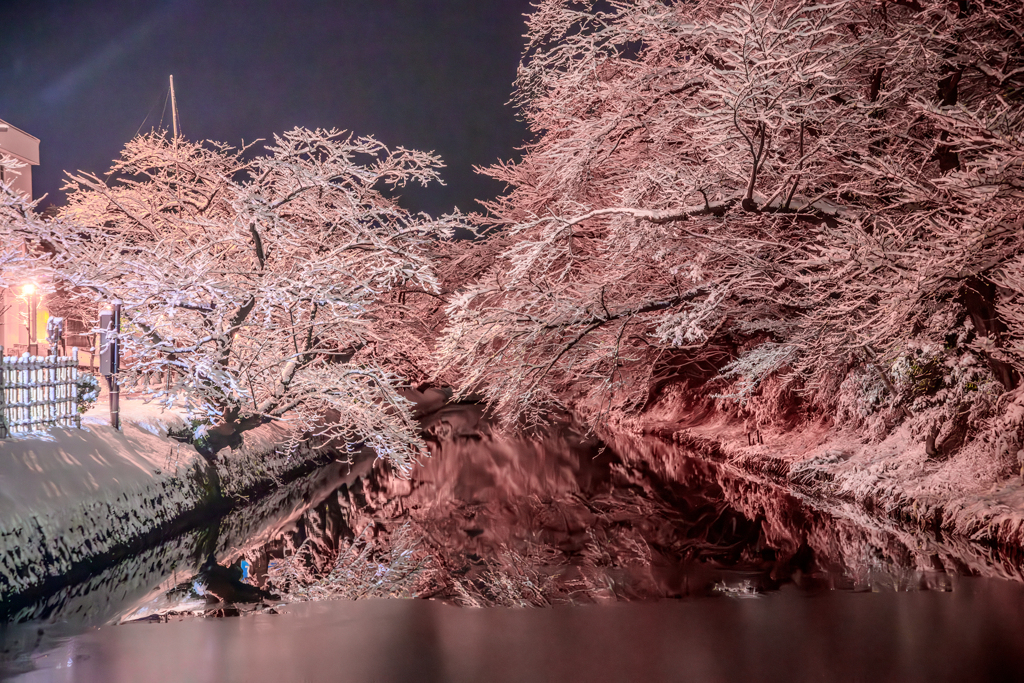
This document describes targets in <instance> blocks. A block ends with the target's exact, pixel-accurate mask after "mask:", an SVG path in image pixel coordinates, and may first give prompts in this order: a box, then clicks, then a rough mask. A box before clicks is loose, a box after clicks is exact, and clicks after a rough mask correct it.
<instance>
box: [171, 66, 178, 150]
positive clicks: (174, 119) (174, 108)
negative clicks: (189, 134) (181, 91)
mask: <svg viewBox="0 0 1024 683" xmlns="http://www.w3.org/2000/svg"><path fill="white" fill-rule="evenodd" d="M171 123H172V124H173V126H174V139H175V140H177V139H178V100H176V99H175V98H174V74H171Z"/></svg>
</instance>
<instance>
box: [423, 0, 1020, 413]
mask: <svg viewBox="0 0 1024 683" xmlns="http://www.w3.org/2000/svg"><path fill="white" fill-rule="evenodd" d="M528 27H529V32H528V46H527V50H526V54H525V56H524V59H523V63H522V66H521V68H520V72H519V79H518V83H517V85H518V98H517V102H518V104H519V106H520V108H521V111H522V113H523V115H524V116H525V118H526V120H527V121H528V123H529V125H530V128H531V130H532V131H533V133H534V134H535V138H534V140H533V141H531V142H530V143H529V144H528V145H527V146H526V148H525V150H524V155H523V158H522V161H521V162H518V163H512V162H508V163H500V164H498V165H496V166H493V167H491V168H489V169H486V170H485V173H487V174H488V175H490V176H492V177H494V178H496V179H498V180H501V181H503V182H505V183H507V184H508V186H509V187H510V190H509V191H508V193H507V194H505V195H504V196H503V197H501V198H499V199H498V200H496V201H494V202H491V203H489V204H487V208H488V210H489V216H488V217H487V218H481V221H483V222H491V223H493V224H496V225H497V226H500V234H501V235H502V239H506V240H511V244H510V246H509V247H508V248H507V249H506V250H505V251H504V252H503V255H502V258H501V259H499V261H498V263H497V264H496V265H495V266H494V267H493V268H492V269H491V270H490V271H489V273H488V274H487V275H486V276H485V277H483V278H482V279H481V280H480V281H479V283H478V284H476V285H475V286H473V287H472V288H470V289H467V290H466V291H464V292H463V293H461V294H460V295H459V296H458V297H457V298H456V299H455V300H454V301H453V303H452V304H451V307H450V315H451V321H450V326H449V328H448V331H447V334H446V336H445V338H444V339H443V340H442V344H441V350H442V354H443V356H442V357H443V362H444V363H445V364H446V367H448V368H450V369H452V370H457V371H458V372H461V373H462V375H463V376H464V377H465V378H466V380H465V387H466V390H467V391H468V390H482V391H484V392H485V393H486V395H487V396H488V397H489V399H490V400H491V401H492V403H493V405H494V406H495V407H496V408H497V410H498V412H499V413H501V414H502V415H504V416H505V417H506V418H515V417H527V418H538V417H540V416H542V414H543V413H544V412H545V411H546V410H548V409H550V408H553V407H554V408H557V407H562V406H564V405H565V403H566V399H567V398H571V399H574V400H575V404H576V405H577V406H578V407H579V406H583V407H585V408H588V409H589V410H590V411H591V412H592V416H595V417H596V416H599V415H600V414H601V411H603V410H605V409H606V408H607V407H608V406H610V405H614V406H631V405H637V404H640V403H642V402H643V401H644V400H645V399H646V398H647V395H648V391H649V389H650V387H651V386H652V385H654V384H655V383H656V382H657V381H658V376H657V373H658V372H660V371H661V370H663V369H665V368H669V369H670V370H672V371H673V372H676V373H682V374H684V375H685V374H686V373H690V374H692V375H694V376H701V377H704V378H705V379H706V378H707V371H708V368H715V367H719V368H720V367H722V365H723V364H724V363H725V362H726V361H728V360H729V359H730V358H731V357H735V355H736V354H737V353H738V352H740V351H742V350H743V349H749V350H750V351H751V353H754V354H755V355H758V354H760V355H759V356H758V357H761V356H766V353H765V351H764V349H762V350H760V351H759V350H757V349H758V346H759V345H761V344H767V345H769V346H767V347H765V348H766V349H770V350H771V353H775V351H777V350H778V349H785V358H784V362H780V363H775V364H772V365H771V366H770V370H771V372H778V371H780V370H783V369H785V371H786V373H787V377H788V378H790V380H791V381H794V382H797V383H799V384H800V386H801V387H803V390H804V391H805V392H806V394H807V395H811V396H813V395H815V392H817V395H819V396H825V397H826V398H827V396H826V395H827V394H828V392H827V391H825V390H826V388H828V387H834V386H835V382H836V381H838V380H836V379H835V377H834V376H833V375H835V374H836V373H838V374H839V376H840V377H839V379H841V376H842V373H843V372H845V368H846V367H847V364H848V363H850V362H860V363H866V364H868V365H871V366H873V367H874V366H878V365H884V364H883V363H881V362H880V361H878V362H876V359H878V358H879V357H888V358H890V359H891V358H894V357H895V356H896V355H897V354H898V353H899V352H900V351H901V349H902V348H903V347H904V345H905V343H906V340H907V339H908V338H909V337H910V336H911V335H913V334H916V333H917V331H919V330H920V329H921V328H923V327H924V326H925V323H926V321H927V319H928V318H929V316H931V315H932V314H933V313H935V310H936V309H937V308H941V307H943V306H948V305H952V302H954V301H961V302H963V303H964V304H965V305H966V308H967V310H968V311H969V312H970V313H971V315H972V317H974V318H976V320H975V327H976V328H978V335H979V339H981V338H984V339H985V340H987V341H984V342H983V345H987V346H986V348H985V352H986V353H988V358H989V360H990V362H991V364H992V367H993V370H994V371H995V372H996V374H997V375H999V377H1000V379H1001V381H1002V382H1003V383H1004V385H1012V384H1014V383H1015V382H1016V376H1015V373H1014V371H1013V367H1015V368H1016V369H1017V370H1020V369H1024V365H1021V362H1020V360H1019V359H1020V358H1024V356H1018V355H1015V354H1016V353H1017V352H1015V351H1012V352H1010V351H1008V352H1004V353H1003V354H1002V355H1001V354H1000V352H999V351H998V347H1000V346H1003V345H1005V339H1002V338H1001V334H1002V332H1001V328H1000V324H999V323H998V322H994V321H993V320H992V319H991V316H989V315H987V313H986V311H989V310H990V309H991V308H992V302H993V293H992V291H993V290H991V288H988V289H986V288H987V287H990V284H991V282H992V281H995V282H998V283H999V284H1000V285H1001V286H1004V287H1009V288H1010V289H1013V291H1015V292H1024V289H1022V288H1021V286H1020V283H1021V282H1022V280H1024V276H1021V275H1020V272H1021V269H1020V266H1019V262H1020V259H1021V256H1020V254H1021V253H1022V252H1024V231H1022V230H1021V220H1022V214H1024V194H1022V188H1021V184H1020V178H1021V177H1022V171H1024V168H1022V157H1021V149H1022V137H1021V136H1022V131H1024V118H1022V111H1024V95H1022V93H1024V57H1022V55H1024V50H1022V45H1024V42H1022V35H1024V6H1022V5H1021V3H1019V2H1017V1H1016V0H959V2H938V1H928V0H883V1H882V2H878V1H877V0H870V1H868V0H837V1H835V2H827V3H815V2H812V1H807V0H776V1H775V2H762V1H761V0H740V1H739V2H733V1H730V0H685V1H684V0H610V1H608V2H595V1H582V0H580V1H577V0H542V1H541V2H539V3H537V4H536V6H535V10H534V12H533V13H532V14H531V15H530V16H529V18H528ZM1014 264H1017V265H1014ZM972 292H974V294H972ZM979 292H980V293H979ZM975 294H977V296H975ZM1017 296H1018V297H1020V299H1021V300H1022V301H1024V294H1018V295H1017ZM1000 301H1001V302H1003V303H1004V304H1006V305H1009V306H1010V307H1011V308H1012V310H1013V311H1017V312H1018V313H1017V318H1019V319H1020V320H1024V316H1020V315H1019V310H1020V308H1019V303H1012V302H1011V301H1010V300H1008V299H1006V298H1005V297H1002V298H1000ZM1004 308H1005V306H1004ZM1000 310H1003V320H1005V321H1010V322H1011V323H1012V324H1013V325H1015V327H1014V330H1013V332H1012V333H1013V335H1015V336H1016V338H1019V339H1021V340H1024V327H1021V326H1020V325H1019V324H1018V322H1017V318H1014V314H1013V313H1012V312H1008V311H1007V310H1004V309H1000ZM982 319H984V320H985V323H984V325H985V326H987V327H983V326H982V325H979V324H978V323H979V321H980V320H982ZM979 343H982V342H979ZM1022 348H1024V347H1022ZM767 355H771V354H767ZM776 355H778V354H776ZM773 357H774V356H773ZM1011 364H1012V366H1013V367H1011ZM755 365H756V366H757V367H762V366H763V365H764V364H763V363H762V364H757V363H754V364H751V363H743V362H740V363H737V364H734V365H732V366H730V367H731V368H732V370H731V371H737V369H739V368H743V367H747V366H750V367H754V366H755ZM765 367H768V366H765ZM712 374H714V371H713V370H712ZM733 374H735V372H733ZM740 379H741V381H742V382H744V386H746V387H750V386H754V385H756V383H757V382H759V381H760V379H761V378H760V377H746V378H740ZM1007 388H1009V386H1007Z"/></svg>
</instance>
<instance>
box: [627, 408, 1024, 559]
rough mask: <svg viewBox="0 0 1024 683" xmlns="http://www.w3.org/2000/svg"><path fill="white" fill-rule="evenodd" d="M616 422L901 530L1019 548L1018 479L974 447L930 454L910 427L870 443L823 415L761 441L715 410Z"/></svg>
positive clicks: (1021, 494)
mask: <svg viewBox="0 0 1024 683" xmlns="http://www.w3.org/2000/svg"><path fill="white" fill-rule="evenodd" d="M619 427H620V428H621V429H623V430H624V431H625V432H627V433H629V434H632V435H634V436H641V435H645V436H655V437H658V438H660V439H664V440H666V441H668V442H671V443H673V444H676V445H678V446H679V447H681V448H683V449H684V450H685V451H686V452H688V453H690V454H692V455H695V456H697V457H700V458H703V459H706V460H711V461H715V462H719V463H728V464H729V465H731V466H733V467H735V468H737V469H738V470H740V471H743V472H747V473H749V474H753V475H757V476H761V477H765V478H766V479H768V480H771V481H775V482H777V483H780V484H782V485H784V487H785V488H786V489H787V490H790V491H793V492H795V493H797V494H802V495H805V496H808V497H810V498H811V499H814V500H816V501H818V502H819V503H820V504H822V505H824V507H825V508H826V509H829V510H836V509H840V508H844V509H847V510H849V509H851V508H850V506H851V505H853V506H854V509H856V510H857V514H858V515H864V516H865V517H869V518H875V519H878V520H886V521H887V522H893V523H896V524H898V525H900V526H903V527H905V528H911V529H920V530H927V531H930V532H939V533H942V534H951V535H955V536H957V537H960V538H962V539H964V540H966V541H970V542H975V543H979V544H984V545H987V546H998V547H1000V548H1002V549H1003V550H1005V551H1009V552H1011V553H1018V552H1024V484H1022V482H1021V479H1020V477H1017V476H1010V477H1007V476H1000V473H999V472H997V471H996V470H997V469H998V463H993V462H991V458H986V457H985V456H984V455H981V454H978V453H977V452H976V451H974V450H972V449H964V450H963V451H962V452H960V453H957V454H956V455H954V456H953V457H951V458H948V459H937V458H934V457H929V456H928V454H927V453H926V444H925V443H924V440H923V439H921V438H919V435H917V434H915V433H913V430H912V429H911V428H910V427H909V426H902V427H899V428H896V429H895V430H894V431H893V432H892V433H891V434H889V435H888V436H887V437H886V438H884V439H882V440H881V441H874V440H872V439H870V438H868V437H866V436H864V435H862V434H859V433H857V432H856V431H854V430H850V429H839V428H835V427H834V426H833V425H830V424H828V423H825V422H818V423H815V422H803V423H798V424H796V425H793V426H792V427H791V428H790V429H777V430H764V431H762V432H761V433H760V440H761V441H763V443H757V441H758V440H759V439H758V438H757V432H756V431H752V430H749V429H748V425H747V424H745V423H744V422H743V421H742V420H738V419H735V418H732V417H730V416H729V415H728V414H725V413H718V412H710V413H702V414H691V415H687V414H683V413H679V414H674V413H673V411H653V412H651V413H648V414H647V415H645V416H643V417H641V418H636V419H633V420H624V421H623V422H622V423H620V425H619ZM751 442H753V443H751Z"/></svg>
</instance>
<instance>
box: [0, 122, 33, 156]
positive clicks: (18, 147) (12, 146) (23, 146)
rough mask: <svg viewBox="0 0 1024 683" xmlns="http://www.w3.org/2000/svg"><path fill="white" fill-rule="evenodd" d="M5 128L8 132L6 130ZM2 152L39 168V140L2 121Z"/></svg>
mask: <svg viewBox="0 0 1024 683" xmlns="http://www.w3.org/2000/svg"><path fill="white" fill-rule="evenodd" d="M5 127H6V129H7V130H4V128H5ZM0 152H5V153H7V154H10V155H12V156H16V157H18V158H19V159H21V160H22V161H24V162H27V163H29V164H31V165H32V166H38V165H39V138H37V137H36V136H34V135H29V134H28V133H26V132H25V131H23V130H22V129H20V128H18V127H17V126H13V125H11V124H10V123H7V122H6V121H4V120H3V119H0Z"/></svg>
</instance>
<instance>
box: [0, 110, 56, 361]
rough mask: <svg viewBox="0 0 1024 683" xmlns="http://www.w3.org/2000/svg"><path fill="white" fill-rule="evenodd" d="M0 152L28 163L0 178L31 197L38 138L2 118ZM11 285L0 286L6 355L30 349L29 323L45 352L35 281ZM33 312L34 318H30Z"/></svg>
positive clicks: (0, 331) (43, 315)
mask: <svg viewBox="0 0 1024 683" xmlns="http://www.w3.org/2000/svg"><path fill="white" fill-rule="evenodd" d="M0 154H6V155H7V156H11V157H14V158H15V159H17V160H18V161H21V162H23V163H25V164H27V165H26V166H25V168H22V169H19V171H20V175H15V174H13V173H4V171H3V170H2V169H0V174H4V175H3V177H2V178H0V180H3V181H4V182H5V183H8V184H9V185H11V187H13V188H14V190H15V191H17V192H20V193H22V194H23V195H25V196H26V197H28V198H30V199H31V198H32V167H33V166H38V165H39V138H37V137H35V136H34V135H29V134H28V133H26V132H25V131H23V130H21V129H20V128H18V127H16V126H13V125H11V124H10V123H7V122H6V121H4V120H3V119H0ZM12 285H13V286H12V287H11V288H9V289H0V345H2V346H3V347H4V355H5V356H13V355H21V354H22V353H24V352H26V351H28V350H29V342H30V334H29V324H30V322H31V323H34V324H35V327H36V330H35V332H36V334H35V339H36V343H37V345H38V348H36V349H33V350H34V351H35V352H36V353H37V354H39V355H43V354H45V353H46V352H47V350H48V349H49V346H48V345H47V344H46V322H47V319H48V317H49V316H48V313H47V311H46V308H45V306H44V305H43V302H42V297H40V296H39V293H38V291H30V290H32V289H33V288H34V283H28V282H23V283H12ZM26 286H27V287H28V289H26ZM33 312H34V313H35V316H34V317H35V320H34V321H30V320H29V318H30V317H31V314H32V313H33Z"/></svg>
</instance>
